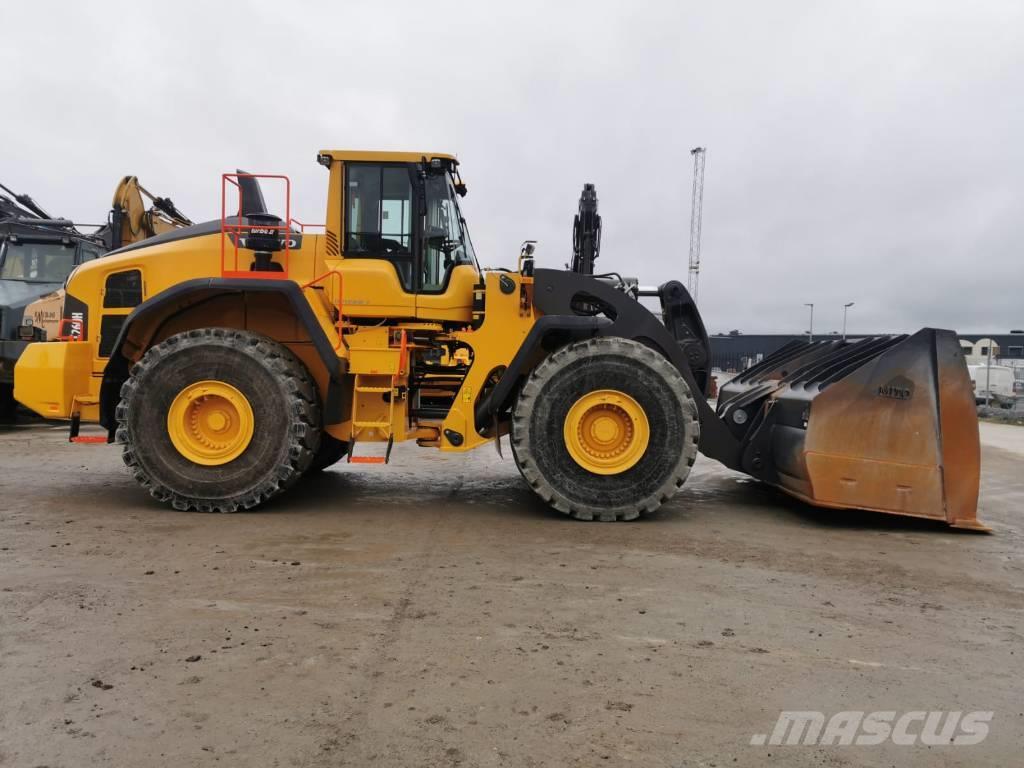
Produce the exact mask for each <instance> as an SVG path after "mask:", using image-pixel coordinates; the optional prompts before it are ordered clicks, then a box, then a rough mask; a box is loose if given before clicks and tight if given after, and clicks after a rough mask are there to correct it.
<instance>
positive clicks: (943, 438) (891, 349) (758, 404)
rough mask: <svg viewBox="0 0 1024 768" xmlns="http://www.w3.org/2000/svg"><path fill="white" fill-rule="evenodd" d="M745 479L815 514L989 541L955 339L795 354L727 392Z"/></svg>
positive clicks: (889, 340)
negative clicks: (870, 517) (833, 511)
mask: <svg viewBox="0 0 1024 768" xmlns="http://www.w3.org/2000/svg"><path fill="white" fill-rule="evenodd" d="M718 415H719V417H720V418H721V419H722V420H723V421H724V422H725V424H726V425H727V426H728V428H729V429H730V430H731V431H732V432H733V434H734V435H735V436H736V437H737V438H740V442H741V446H742V455H741V457H740V459H739V466H737V467H735V468H737V469H741V470H742V471H745V472H748V473H749V474H751V475H753V476H755V477H757V478H759V479H762V480H765V481H766V482H769V483H771V484H773V485H775V486H777V487H779V488H781V489H782V490H784V491H785V492H787V493H789V494H791V495H793V496H796V497H797V498H799V499H802V500H804V501H806V502H808V503H810V504H814V505H815V506H819V507H832V508H853V509H866V510H872V511H876V512H886V513H890V514H896V515H909V516H912V517H921V518H928V519H933V520H942V521H944V522H946V523H948V524H949V525H951V526H954V527H957V528H970V529H975V530H988V528H986V527H985V526H984V525H982V524H981V523H980V522H978V519H977V505H978V485H979V476H980V471H981V459H980V446H979V440H978V418H977V413H976V410H975V404H974V391H973V389H972V387H971V381H970V377H969V375H968V372H967V366H966V364H965V362H964V358H963V353H962V352H961V349H960V344H959V341H958V339H957V336H956V335H955V334H954V333H953V332H951V331H941V330H936V329H932V328H925V329H924V330H921V331H918V332H917V333H915V334H913V335H912V336H879V337H872V338H865V339H859V340H857V341H851V342H846V341H839V340H835V341H831V340H830V341H821V342H815V343H804V342H794V343H792V344H789V345H787V346H786V347H783V348H782V349H780V350H779V351H778V352H775V353H774V354H772V355H770V356H769V357H767V358H766V359H764V360H763V361H762V362H760V363H758V364H757V365H756V366H754V367H753V368H749V369H747V370H746V371H744V372H742V373H740V374H739V375H738V376H737V377H736V378H735V379H733V380H732V381H730V382H729V383H728V384H726V385H725V386H723V387H722V390H721V394H720V397H719V402H718Z"/></svg>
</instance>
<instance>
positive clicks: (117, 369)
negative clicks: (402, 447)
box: [99, 278, 346, 431]
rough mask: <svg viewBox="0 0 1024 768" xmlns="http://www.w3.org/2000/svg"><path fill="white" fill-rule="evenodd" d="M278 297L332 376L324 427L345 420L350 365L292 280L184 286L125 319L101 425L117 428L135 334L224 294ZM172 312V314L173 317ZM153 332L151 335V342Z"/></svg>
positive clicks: (106, 383) (106, 378)
mask: <svg viewBox="0 0 1024 768" xmlns="http://www.w3.org/2000/svg"><path fill="white" fill-rule="evenodd" d="M229 293H234V294H277V295H281V296H284V297H285V298H286V299H287V300H288V304H289V306H290V307H291V310H292V312H293V313H294V316H295V318H296V320H297V321H298V322H299V323H300V324H301V325H302V326H303V328H305V330H306V333H307V334H308V335H309V339H310V341H311V342H312V344H313V348H314V349H315V350H316V355H317V357H318V358H319V360H320V362H321V363H323V366H324V368H325V370H326V371H327V391H326V393H325V403H324V423H325V424H334V423H337V422H338V421H341V417H342V410H343V397H342V395H343V380H344V376H345V371H346V364H345V363H346V361H345V360H344V359H342V358H341V357H339V355H338V353H337V351H336V350H335V349H334V345H333V344H332V343H331V341H330V339H328V337H327V335H326V334H325V333H324V330H323V327H322V326H321V324H320V321H319V320H318V319H317V316H316V314H315V313H314V311H313V309H312V307H311V306H310V304H309V301H308V300H307V299H306V296H305V294H304V293H303V291H302V289H301V288H300V287H299V285H298V283H295V282H293V281H291V280H266V279H259V280H256V279H245V278H199V279H195V280H187V281H185V282H182V283H179V284H178V285H175V286H173V287H171V288H168V289H167V290H165V291H162V292H160V293H158V294H156V295H155V296H152V297H151V298H149V299H147V300H146V301H144V302H143V303H142V304H140V305H139V306H137V307H136V308H135V309H134V310H132V312H131V314H130V315H128V318H127V320H125V323H124V326H123V327H122V329H121V333H120V334H119V336H118V338H117V341H116V342H115V343H114V346H113V349H112V351H111V355H110V360H109V362H108V363H107V366H106V368H105V369H104V371H103V382H102V384H101V386H100V396H99V418H100V423H101V424H102V425H103V426H104V427H106V428H107V429H108V430H110V431H113V430H114V429H116V426H117V423H116V419H115V417H114V412H115V409H116V408H117V403H118V401H119V400H120V397H121V385H122V384H123V383H124V381H125V380H126V379H127V378H128V371H129V369H130V367H131V363H132V358H131V354H132V352H133V351H135V350H136V345H135V344H134V343H132V341H130V338H134V337H132V331H133V329H136V330H137V329H138V328H140V327H145V326H146V325H147V324H148V325H154V324H155V321H158V323H156V327H157V328H158V327H159V324H163V323H165V322H167V320H168V319H169V318H170V317H173V316H174V315H175V314H177V313H179V312H182V311H187V310H189V309H190V308H193V307H195V306H197V305H199V304H201V303H202V302H205V301H208V300H211V299H215V298H218V297H221V296H223V295H225V294H229ZM168 313H170V314H168ZM154 332H155V331H154V330H153V329H150V330H149V332H148V333H149V336H150V337H152V335H153V334H154Z"/></svg>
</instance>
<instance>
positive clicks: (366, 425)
mask: <svg viewBox="0 0 1024 768" xmlns="http://www.w3.org/2000/svg"><path fill="white" fill-rule="evenodd" d="M352 426H353V427H355V428H356V429H387V428H389V427H390V426H391V422H390V421H353V422H352Z"/></svg>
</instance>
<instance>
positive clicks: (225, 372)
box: [117, 328, 321, 512]
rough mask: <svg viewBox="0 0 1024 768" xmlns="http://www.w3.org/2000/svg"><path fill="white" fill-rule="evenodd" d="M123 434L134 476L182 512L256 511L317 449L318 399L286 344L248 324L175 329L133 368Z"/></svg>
mask: <svg viewBox="0 0 1024 768" xmlns="http://www.w3.org/2000/svg"><path fill="white" fill-rule="evenodd" d="M117 421H118V429H117V441H118V442H119V443H122V444H123V449H122V457H123V459H124V463H125V464H126V465H127V466H128V468H129V470H131V472H132V475H133V476H134V477H135V479H136V480H137V481H138V482H139V483H140V484H141V485H142V486H143V487H144V488H146V489H147V490H148V491H149V492H150V494H152V495H153V497H154V498H156V499H159V500H160V501H163V502H167V503H169V504H170V505H171V506H173V507H174V508H175V509H179V510H196V511H199V512H235V511H237V510H239V509H252V508H253V507H255V506H257V505H259V504H261V503H262V502H264V501H266V500H267V499H270V498H271V497H273V496H275V495H277V494H278V493H280V492H281V491H283V490H285V489H286V488H288V487H289V486H291V485H292V484H293V483H294V482H295V481H296V480H298V479H299V477H301V476H302V474H303V473H304V472H305V471H306V470H307V469H308V468H309V467H310V466H311V464H312V462H313V458H314V456H315V455H316V453H317V450H318V449H319V447H320V439H321V434H320V403H319V398H318V396H317V390H316V385H315V384H314V382H313V378H312V376H310V373H309V371H308V370H307V369H306V367H305V366H304V365H303V364H302V363H301V362H300V361H299V360H298V358H296V357H295V355H293V354H292V353H291V352H290V351H289V350H288V349H287V348H286V347H284V346H283V345H281V344H279V343H278V342H276V341H274V340H273V339H270V338H267V337H266V336H261V335H259V334H256V333H251V332H248V331H238V330H232V329H226V328H203V329H199V330H193V331H187V332H185V333H179V334H177V335H175V336H171V337H170V338H168V339H167V340H165V341H163V342H161V343H160V344H158V345H156V346H155V347H152V348H151V349H150V350H148V351H147V352H146V354H145V355H143V357H142V359H141V360H140V361H139V362H137V363H136V364H135V365H134V366H133V367H132V369H131V375H130V376H129V378H128V380H127V381H126V382H125V383H124V385H123V386H122V387H121V402H120V404H119V405H118V407H117Z"/></svg>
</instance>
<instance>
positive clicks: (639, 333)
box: [476, 269, 740, 466]
mask: <svg viewBox="0 0 1024 768" xmlns="http://www.w3.org/2000/svg"><path fill="white" fill-rule="evenodd" d="M659 297H660V299H661V304H662V318H663V322H659V320H658V318H657V317H655V315H654V314H652V313H651V311H650V310H649V309H647V308H646V307H645V306H644V305H642V304H641V303H640V302H639V301H637V300H636V299H634V298H633V297H632V296H629V295H627V294H626V293H623V292H622V291H621V290H619V289H618V288H616V287H615V286H614V285H612V284H610V283H607V282H604V281H601V280H599V279H597V278H594V277H591V276H589V275H581V274H578V273H576V272H568V271H562V270H555V269H537V270H535V272H534V295H533V303H534V306H535V307H536V308H537V310H538V311H539V312H540V313H541V314H542V317H541V318H540V319H539V320H538V322H537V326H535V329H534V330H535V332H531V333H530V336H529V337H528V338H527V340H526V343H524V345H523V347H522V348H521V349H520V350H519V353H518V354H517V355H516V357H515V358H514V359H513V361H512V364H510V365H509V368H508V369H507V370H506V372H505V374H504V375H503V376H502V379H501V381H500V382H499V384H498V385H497V386H496V387H495V390H494V392H492V393H491V396H490V397H488V398H486V399H485V400H483V401H481V403H480V405H479V407H478V408H477V413H476V423H477V424H478V425H487V424H490V423H491V421H492V420H493V418H494V416H495V414H496V413H498V412H499V411H500V410H501V409H502V407H503V406H507V405H508V398H509V397H510V395H511V393H512V391H513V390H514V387H515V385H516V383H517V382H518V381H519V380H520V378H521V377H522V376H523V375H525V373H527V372H528V371H527V369H526V365H527V363H528V362H529V360H530V359H531V358H532V356H533V354H534V353H535V352H536V351H537V350H538V349H539V348H541V347H542V345H543V343H544V340H545V338H546V337H547V336H549V334H551V333H554V332H556V331H557V332H561V333H562V334H568V335H569V336H570V338H573V339H577V338H589V337H594V336H616V337H621V338H625V339H633V340H635V341H639V342H640V343H642V344H645V345H646V346H648V347H650V348H652V349H655V350H657V351H658V352H660V353H661V354H663V355H664V356H665V357H666V358H668V360H669V361H671V363H672V364H673V365H674V366H675V367H676V369H677V370H678V371H679V373H680V374H682V376H683V378H684V379H685V380H686V383H687V384H688V385H689V387H690V390H691V392H693V394H694V396H695V400H696V401H697V411H698V416H699V418H700V424H701V438H700V450H701V452H703V453H704V454H706V455H708V456H710V457H712V458H715V459H718V460H719V461H721V462H723V463H725V464H727V465H728V466H737V465H738V463H739V459H740V443H739V441H738V440H737V439H736V438H735V437H734V436H733V435H732V434H731V433H730V432H729V430H728V429H726V428H725V425H724V424H723V423H722V422H721V420H720V419H719V418H718V416H717V415H716V414H715V412H714V411H713V410H712V409H711V407H710V406H709V405H708V402H707V397H706V394H707V387H708V380H709V374H710V371H709V364H710V359H711V355H710V346H709V342H708V337H707V332H706V331H705V330H704V324H703V322H702V321H701V318H700V313H699V312H698V311H697V307H696V305H695V304H694V302H693V299H692V298H691V296H690V294H689V292H688V291H687V290H686V288H685V287H683V286H682V285H681V284H680V283H678V282H675V281H672V282H668V283H665V284H664V285H662V286H661V287H660V288H659ZM670 329H671V330H670Z"/></svg>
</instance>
